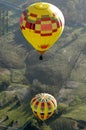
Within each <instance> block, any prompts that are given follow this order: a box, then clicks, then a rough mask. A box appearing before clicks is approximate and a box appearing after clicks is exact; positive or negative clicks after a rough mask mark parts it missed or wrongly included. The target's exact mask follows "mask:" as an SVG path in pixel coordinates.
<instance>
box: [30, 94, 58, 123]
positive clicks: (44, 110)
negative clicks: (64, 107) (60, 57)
mask: <svg viewBox="0 0 86 130" xmlns="http://www.w3.org/2000/svg"><path fill="white" fill-rule="evenodd" d="M30 105H31V109H32V111H33V113H34V115H35V116H36V117H38V118H39V119H40V120H42V121H44V120H46V119H48V118H49V117H51V116H52V115H53V113H54V111H55V110H56V108H57V102H56V99H55V98H54V97H53V96H52V95H50V94H48V93H40V94H37V95H36V96H35V97H34V98H33V99H32V100H31V103H30Z"/></svg>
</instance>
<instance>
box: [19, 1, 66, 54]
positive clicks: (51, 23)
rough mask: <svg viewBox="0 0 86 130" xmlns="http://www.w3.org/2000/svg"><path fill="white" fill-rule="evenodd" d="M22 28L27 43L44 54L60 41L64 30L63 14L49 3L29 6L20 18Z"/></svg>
mask: <svg viewBox="0 0 86 130" xmlns="http://www.w3.org/2000/svg"><path fill="white" fill-rule="evenodd" d="M20 27H21V31H22V33H23V35H24V37H25V38H26V39H27V41H28V42H29V43H30V44H31V45H32V46H33V47H34V48H35V49H36V50H37V51H39V52H40V53H44V52H45V51H46V50H48V49H49V48H50V47H52V45H53V44H54V43H55V42H56V41H57V40H58V38H59V37H60V36H61V34H62V32H63V29H64V17H63V14H62V12H61V11H60V10H59V9H58V8H57V7H55V6H54V5H51V4H49V3H44V2H38V3H35V4H32V5H31V6H29V7H28V8H27V9H26V10H25V11H24V12H23V13H22V15H21V17H20Z"/></svg>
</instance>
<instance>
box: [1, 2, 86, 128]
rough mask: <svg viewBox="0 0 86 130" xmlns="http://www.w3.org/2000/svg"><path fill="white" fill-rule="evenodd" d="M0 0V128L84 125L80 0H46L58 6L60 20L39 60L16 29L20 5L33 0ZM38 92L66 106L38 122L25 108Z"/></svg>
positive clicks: (85, 44) (85, 68)
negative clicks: (56, 36) (53, 39)
mask: <svg viewBox="0 0 86 130" xmlns="http://www.w3.org/2000/svg"><path fill="white" fill-rule="evenodd" d="M4 1H5V0H1V2H0V14H1V15H0V16H2V17H0V19H1V22H0V25H1V27H0V123H1V125H0V130H10V129H11V130H12V129H14V130H15V129H17V130H19V129H20V128H21V129H22V128H23V127H24V126H27V129H28V128H30V129H33V130H34V129H35V130H36V129H37V130H41V129H42V130H43V129H45V128H46V129H49V130H50V129H52V130H53V129H54V128H55V129H59V130H64V127H65V129H66V130H75V129H76V128H77V129H78V130H81V128H80V127H81V126H82V127H83V130H84V129H86V116H85V113H86V25H85V23H86V18H85V17H84V16H85V15H86V11H85V7H86V2H85V1H84V0H82V1H80V0H72V1H71V0H70V1H68V0H66V1H65V2H64V1H63V0H58V2H57V1H52V2H51V3H52V4H55V5H56V6H58V7H59V8H61V10H62V11H63V13H64V16H65V20H66V25H65V29H64V32H63V34H62V36H61V38H60V39H59V41H58V42H56V43H55V45H54V46H53V47H52V48H50V49H49V51H47V52H46V53H45V54H44V57H43V60H42V61H40V60H39V53H38V52H36V51H35V50H34V49H33V48H32V47H31V46H30V45H29V44H27V41H26V40H25V39H24V37H23V36H22V34H21V32H20V28H19V17H20V15H21V12H22V10H23V9H24V8H25V7H26V6H27V5H29V4H31V3H33V2H34V1H29V0H27V1H25V3H24V2H22V1H21V0H15V1H14V0H7V1H6V3H5V2H4ZM47 2H50V1H47ZM12 6H14V8H12ZM3 10H6V11H3ZM7 11H8V13H6V12H7ZM3 21H4V22H3ZM6 25H7V26H6ZM5 27H6V28H5ZM40 92H48V93H50V94H52V95H54V96H55V98H56V99H57V101H58V103H59V102H60V103H63V106H64V105H66V106H68V107H67V110H66V112H65V113H62V115H61V117H58V115H55V117H53V118H52V119H50V120H48V122H46V124H47V126H46V125H44V126H43V124H42V126H41V127H40V125H41V123H40V122H39V121H38V120H36V119H35V118H33V114H32V112H31V109H30V100H31V98H32V97H33V96H34V95H35V94H37V93H40ZM56 122H59V123H58V124H56ZM51 124H52V125H51ZM52 126H54V127H52ZM24 130H26V127H24Z"/></svg>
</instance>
